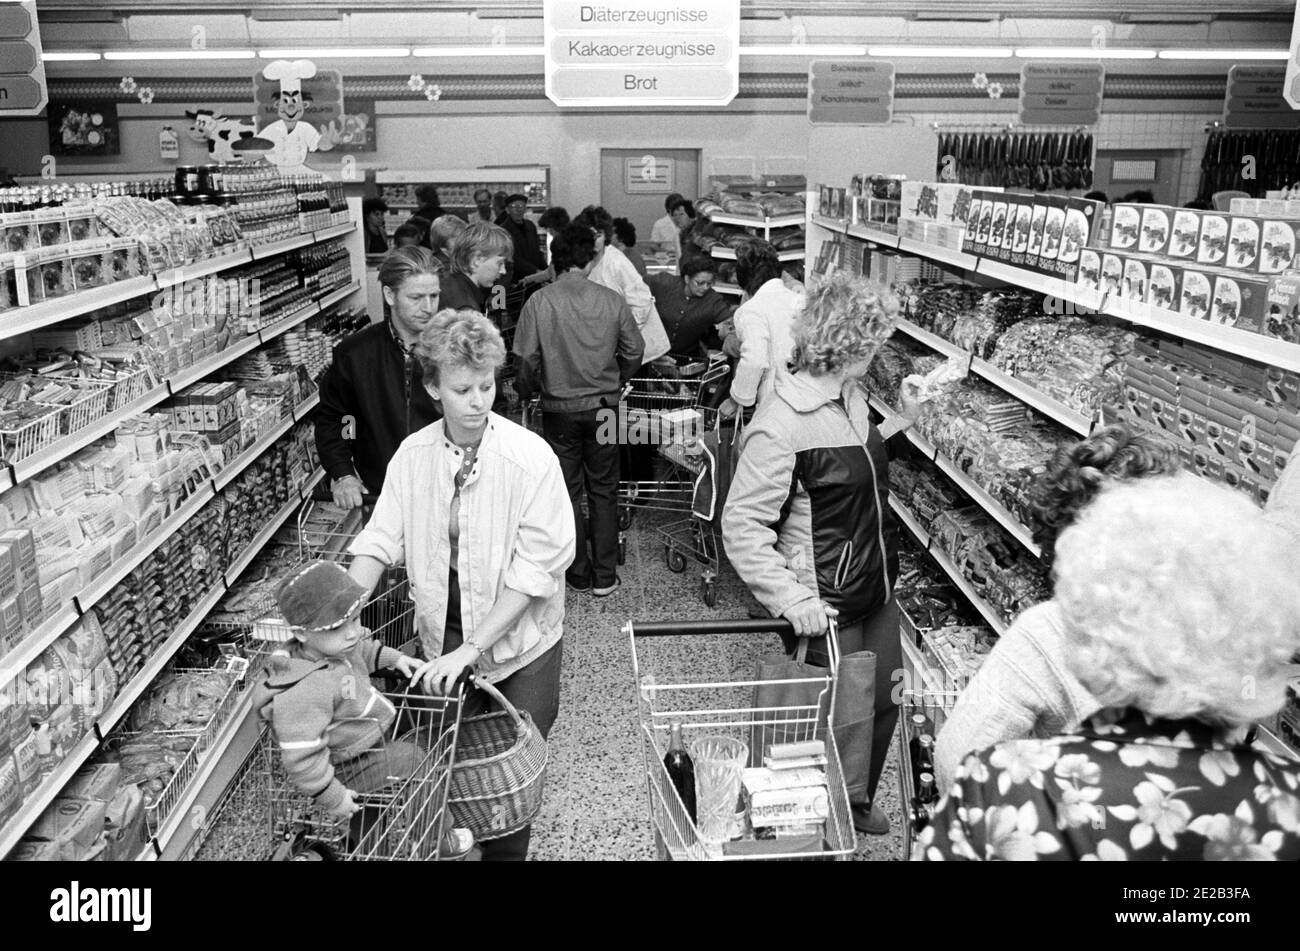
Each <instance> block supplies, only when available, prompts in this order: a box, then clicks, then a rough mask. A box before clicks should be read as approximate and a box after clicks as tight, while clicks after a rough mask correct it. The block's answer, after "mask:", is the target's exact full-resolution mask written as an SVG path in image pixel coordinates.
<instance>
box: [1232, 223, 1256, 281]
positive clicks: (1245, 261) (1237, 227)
mask: <svg viewBox="0 0 1300 951" xmlns="http://www.w3.org/2000/svg"><path fill="white" fill-rule="evenodd" d="M1227 266H1228V267H1229V268H1231V269H1232V270H1234V271H1257V270H1259V222H1258V221H1257V220H1256V219H1254V218H1244V217H1243V218H1233V219H1232V220H1231V221H1230V222H1229V224H1228V260H1227Z"/></svg>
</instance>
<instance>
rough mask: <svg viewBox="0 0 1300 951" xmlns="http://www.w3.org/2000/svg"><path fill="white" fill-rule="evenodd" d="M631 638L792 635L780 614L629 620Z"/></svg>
mask: <svg viewBox="0 0 1300 951" xmlns="http://www.w3.org/2000/svg"><path fill="white" fill-rule="evenodd" d="M826 620H827V622H828V624H829V628H828V631H827V633H831V634H833V633H835V630H836V627H837V626H838V625H837V623H836V620H835V618H833V617H828V618H827V619H826ZM628 628H629V630H631V632H632V636H633V637H677V636H681V635H693V634H792V633H794V625H793V624H791V623H790V622H789V621H787V620H786V619H785V618H783V617H774V618H724V619H721V620H713V621H642V622H637V621H629V622H628Z"/></svg>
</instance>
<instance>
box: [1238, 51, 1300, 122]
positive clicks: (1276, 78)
mask: <svg viewBox="0 0 1300 951" xmlns="http://www.w3.org/2000/svg"><path fill="white" fill-rule="evenodd" d="M1286 74H1287V71H1286V69H1285V68H1284V67H1282V66H1234V67H1232V69H1230V70H1228V88H1227V92H1226V93H1225V94H1224V97H1223V124H1224V125H1225V126H1227V127H1228V128H1229V129H1295V128H1298V127H1300V112H1296V111H1295V109H1293V108H1291V104H1290V103H1289V102H1287V100H1286V97H1285V96H1284V95H1283V92H1284V91H1285V89H1286Z"/></svg>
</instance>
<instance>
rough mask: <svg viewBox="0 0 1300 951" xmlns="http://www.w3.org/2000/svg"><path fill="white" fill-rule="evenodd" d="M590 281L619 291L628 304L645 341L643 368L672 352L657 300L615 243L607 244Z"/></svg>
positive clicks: (592, 271) (592, 270) (589, 276)
mask: <svg viewBox="0 0 1300 951" xmlns="http://www.w3.org/2000/svg"><path fill="white" fill-rule="evenodd" d="M587 278H588V280H590V281H592V282H593V283H596V284H599V285H600V286H601V287H608V288H609V289H610V290H611V291H617V292H618V293H619V296H621V297H622V298H623V300H625V301H627V306H628V307H630V308H631V309H632V319H633V320H635V321H636V326H637V329H638V330H640V331H641V339H642V340H644V341H645V354H644V355H642V357H641V363H642V365H643V366H644V365H645V364H647V363H649V362H650V361H651V360H657V359H659V358H660V357H662V356H663V355H664V354H665V353H667V352H668V347H669V342H668V331H666V330H664V323H663V321H662V320H660V319H659V311H657V310H655V299H654V297H653V296H652V295H651V293H650V288H649V286H648V285H647V284H646V282H645V281H644V280H643V279H642V277H641V275H640V274H638V273H637V272H636V268H635V267H633V266H632V262H631V261H629V260H628V259H627V255H625V254H624V253H623V252H622V251H620V250H619V249H618V248H616V247H614V246H613V245H612V244H611V245H606V246H605V253H604V255H603V256H602V257H601V259H600V263H599V264H597V265H596V266H595V267H594V268H592V269H591V273H590V274H589V275H587Z"/></svg>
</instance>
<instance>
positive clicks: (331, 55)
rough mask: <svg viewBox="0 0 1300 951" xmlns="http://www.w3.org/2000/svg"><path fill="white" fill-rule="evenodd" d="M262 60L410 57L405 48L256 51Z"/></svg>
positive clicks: (370, 47)
mask: <svg viewBox="0 0 1300 951" xmlns="http://www.w3.org/2000/svg"><path fill="white" fill-rule="evenodd" d="M257 55H258V56H260V57H261V58H262V59H396V58H398V57H402V56H410V55H411V50H410V48H409V47H406V46H355V47H342V46H340V47H332V48H328V49H314V50H258V51H257Z"/></svg>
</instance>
